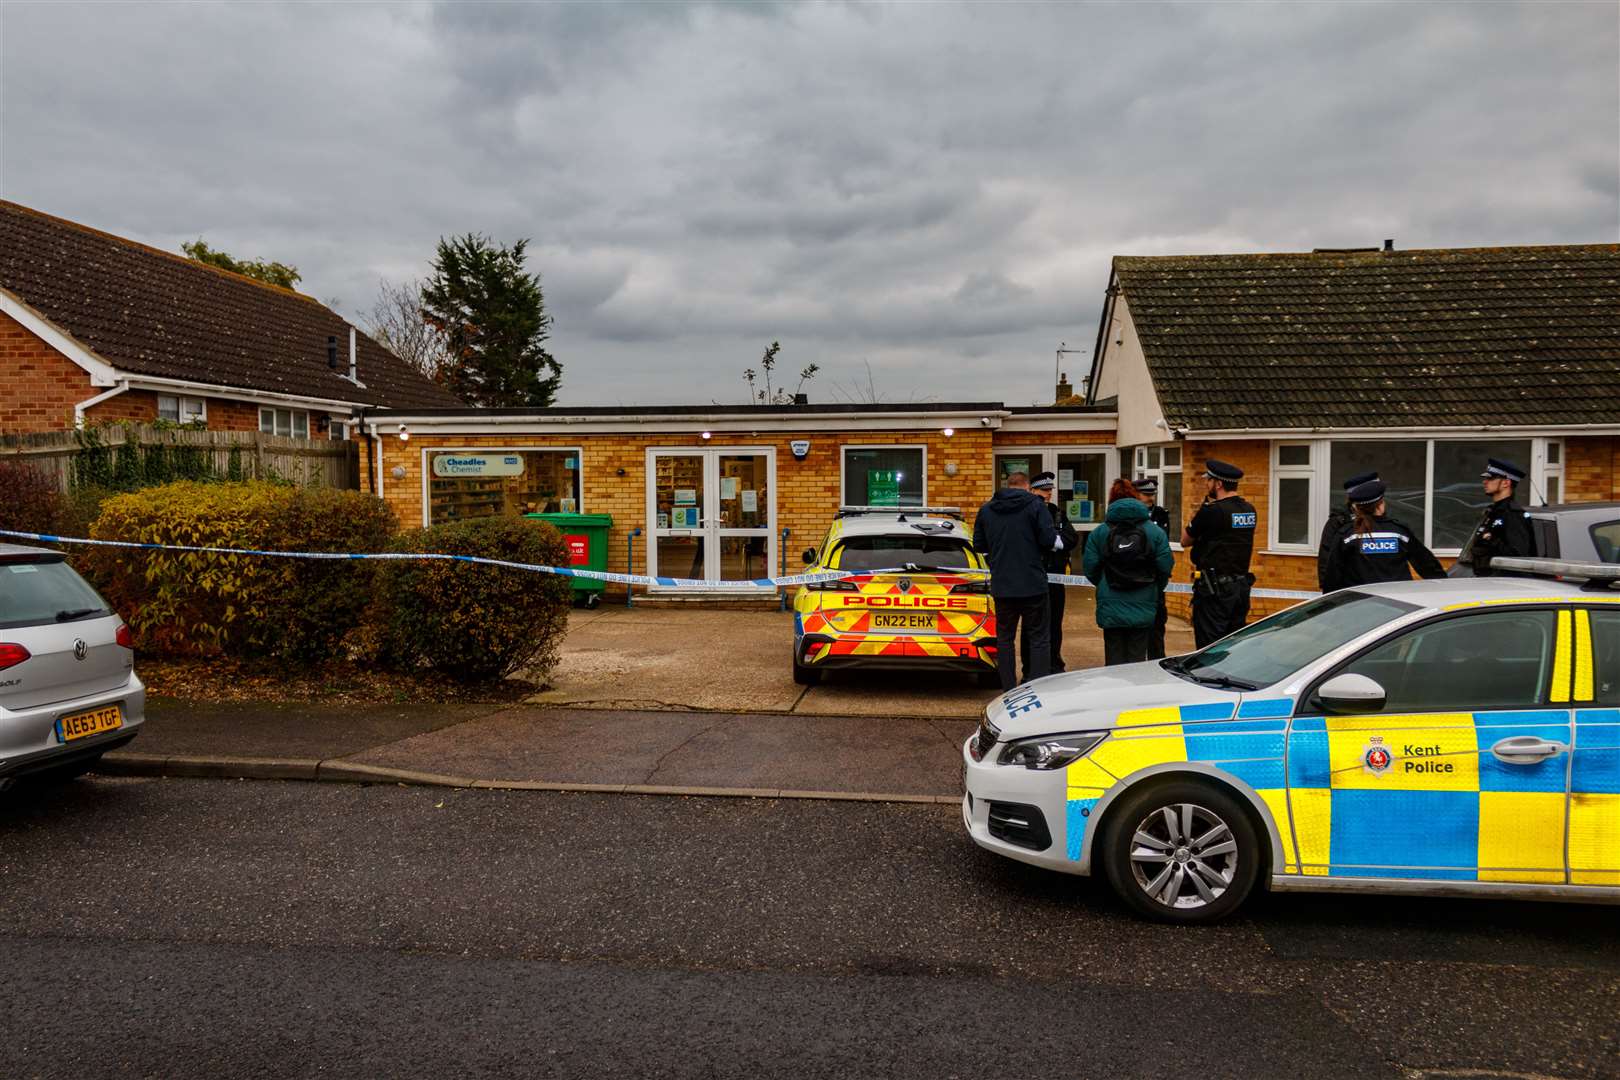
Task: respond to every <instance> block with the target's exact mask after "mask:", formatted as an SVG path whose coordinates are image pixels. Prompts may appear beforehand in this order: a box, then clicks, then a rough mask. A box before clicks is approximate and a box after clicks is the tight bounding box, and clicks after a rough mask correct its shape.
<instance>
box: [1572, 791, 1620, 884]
mask: <svg viewBox="0 0 1620 1080" xmlns="http://www.w3.org/2000/svg"><path fill="white" fill-rule="evenodd" d="M1598 867H1604V868H1606V869H1596V868H1598ZM1614 867H1620V795H1616V794H1612V793H1604V794H1594V793H1590V792H1574V793H1572V794H1571V795H1570V797H1569V868H1570V877H1569V880H1570V882H1571V884H1574V885H1620V869H1613V868H1614Z"/></svg>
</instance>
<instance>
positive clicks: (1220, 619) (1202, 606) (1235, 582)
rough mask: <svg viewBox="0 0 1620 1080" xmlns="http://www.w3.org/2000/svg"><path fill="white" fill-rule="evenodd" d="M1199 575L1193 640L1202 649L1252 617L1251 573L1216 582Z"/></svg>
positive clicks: (1241, 625) (1238, 627)
mask: <svg viewBox="0 0 1620 1080" xmlns="http://www.w3.org/2000/svg"><path fill="white" fill-rule="evenodd" d="M1205 581H1206V579H1202V578H1201V579H1199V581H1198V583H1197V584H1196V585H1194V586H1193V599H1192V624H1193V642H1194V643H1195V644H1196V645H1197V646H1198V647H1199V648H1200V649H1202V648H1203V647H1204V646H1205V645H1209V644H1211V643H1213V642H1216V641H1219V640H1220V639H1221V638H1223V637H1225V636H1226V635H1227V634H1230V633H1232V632H1233V631H1234V630H1241V629H1243V625H1244V624H1245V623H1247V622H1248V621H1249V589H1250V587H1251V586H1252V584H1253V582H1251V581H1250V580H1249V578H1248V575H1244V576H1242V577H1231V578H1223V579H1221V580H1220V581H1219V583H1218V584H1215V585H1213V586H1211V585H1206V584H1205Z"/></svg>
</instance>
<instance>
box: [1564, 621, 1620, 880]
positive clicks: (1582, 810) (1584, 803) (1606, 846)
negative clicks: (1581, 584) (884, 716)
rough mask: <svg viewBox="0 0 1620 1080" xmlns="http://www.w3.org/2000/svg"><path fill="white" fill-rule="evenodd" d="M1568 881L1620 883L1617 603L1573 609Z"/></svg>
mask: <svg viewBox="0 0 1620 1080" xmlns="http://www.w3.org/2000/svg"><path fill="white" fill-rule="evenodd" d="M1574 620H1575V621H1574V625H1573V626H1572V628H1571V629H1572V631H1573V635H1574V644H1575V662H1574V664H1573V665H1572V668H1571V671H1570V676H1571V687H1570V702H1571V704H1573V705H1574V706H1575V759H1574V762H1573V765H1572V768H1571V770H1570V792H1569V880H1570V883H1571V884H1572V885H1611V886H1615V887H1620V603H1605V604H1601V605H1599V604H1595V603H1594V604H1592V605H1591V606H1590V607H1587V606H1582V607H1579V608H1576V610H1575V614H1574Z"/></svg>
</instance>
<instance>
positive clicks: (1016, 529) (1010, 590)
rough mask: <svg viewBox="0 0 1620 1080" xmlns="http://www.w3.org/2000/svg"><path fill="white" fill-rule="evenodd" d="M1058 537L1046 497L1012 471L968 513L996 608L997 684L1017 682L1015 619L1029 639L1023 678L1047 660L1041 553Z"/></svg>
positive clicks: (1040, 671) (1042, 669)
mask: <svg viewBox="0 0 1620 1080" xmlns="http://www.w3.org/2000/svg"><path fill="white" fill-rule="evenodd" d="M1061 543H1062V540H1061V539H1060V538H1059V537H1058V534H1057V529H1055V528H1053V527H1052V516H1051V514H1050V513H1048V512H1047V509H1046V503H1045V501H1044V500H1042V499H1041V498H1040V497H1038V496H1036V495H1034V494H1032V493H1031V492H1030V490H1029V476H1028V474H1026V473H1021V472H1015V473H1013V474H1011V475H1010V476H1008V477H1007V486H1006V487H1004V488H1002V489H1001V490H1000V491H998V492H996V493H995V495H994V496H992V497H991V499H990V501H989V502H987V503H985V504H984V505H983V506H981V507H979V512H978V514H977V515H976V516H975V517H974V519H973V549H974V550H975V551H979V552H983V553H984V555H985V556H986V561H988V562H989V563H990V597H991V599H992V600H994V601H995V608H996V672H997V673H998V674H999V675H1000V676H1001V688H1002V689H1003V690H1011V689H1012V688H1013V687H1014V686H1017V685H1018V643H1017V641H1016V640H1015V638H1016V635H1017V633H1018V624H1019V623H1023V624H1024V636H1026V637H1028V638H1029V639H1030V642H1029V644H1030V655H1029V664H1028V666H1027V667H1026V668H1025V669H1024V681H1025V682H1028V681H1029V680H1031V679H1038V678H1040V677H1041V676H1042V675H1046V674H1048V673H1049V669H1050V668H1051V666H1052V645H1051V642H1050V641H1049V640H1048V638H1047V634H1048V632H1049V629H1048V628H1049V626H1050V618H1049V615H1050V611H1049V610H1048V604H1047V593H1046V556H1047V554H1048V553H1049V552H1052V551H1054V550H1056V549H1057V548H1058V546H1059V545H1060V544H1061Z"/></svg>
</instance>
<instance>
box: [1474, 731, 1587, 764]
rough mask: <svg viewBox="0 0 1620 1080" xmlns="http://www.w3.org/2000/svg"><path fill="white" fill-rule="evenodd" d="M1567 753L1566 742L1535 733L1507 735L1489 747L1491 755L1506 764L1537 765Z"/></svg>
mask: <svg viewBox="0 0 1620 1080" xmlns="http://www.w3.org/2000/svg"><path fill="white" fill-rule="evenodd" d="M1567 753H1569V746H1568V745H1567V744H1565V743H1561V742H1554V741H1553V740H1551V739H1543V738H1541V737H1540V736H1537V735H1509V736H1508V737H1507V738H1505V739H1499V740H1497V742H1496V743H1495V744H1494V745H1492V747H1491V755H1492V756H1493V757H1495V758H1496V760H1497V761H1500V762H1502V763H1504V764H1507V765H1539V764H1540V763H1541V762H1543V761H1546V760H1547V759H1548V758H1552V757H1557V756H1558V755H1559V754H1567Z"/></svg>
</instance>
